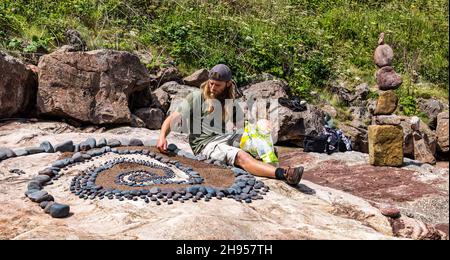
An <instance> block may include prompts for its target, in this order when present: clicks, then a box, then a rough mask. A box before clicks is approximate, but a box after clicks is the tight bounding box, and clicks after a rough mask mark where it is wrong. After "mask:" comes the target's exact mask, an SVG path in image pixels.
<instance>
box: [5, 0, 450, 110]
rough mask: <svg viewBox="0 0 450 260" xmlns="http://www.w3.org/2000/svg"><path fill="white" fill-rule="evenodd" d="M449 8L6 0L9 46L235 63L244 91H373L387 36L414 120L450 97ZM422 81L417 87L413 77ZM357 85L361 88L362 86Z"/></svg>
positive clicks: (188, 65) (374, 2) (384, 2)
mask: <svg viewBox="0 0 450 260" xmlns="http://www.w3.org/2000/svg"><path fill="white" fill-rule="evenodd" d="M448 6H449V4H448V1H447V0H365V1H362V0H320V1H319V0H259V1H257V0H250V1H249V0H211V1H206V0H176V1H174V0H167V1H162V0H161V1H152V0H127V1H124V0H65V1H62V0H56V1H46V0H2V1H1V2H0V47H1V48H2V49H7V50H11V51H16V52H19V53H20V52H24V53H34V52H39V51H51V50H53V49H55V48H57V47H58V46H60V45H63V44H65V43H66V39H65V37H64V32H65V31H66V30H67V29H76V30H78V31H80V32H81V34H82V35H83V37H84V38H85V40H86V42H87V44H88V47H89V48H90V49H95V48H112V49H119V50H128V51H135V50H145V51H150V52H151V53H152V54H153V56H154V62H153V63H152V64H151V65H152V66H153V65H160V63H163V61H164V60H167V59H169V58H170V59H173V60H174V62H175V63H176V64H177V65H178V66H179V67H180V68H181V69H182V71H183V72H184V73H190V72H192V71H194V70H195V69H198V68H200V67H206V68H210V67H212V66H213V65H214V64H217V63H226V64H228V65H229V66H230V67H231V68H232V70H233V72H234V75H235V79H236V80H237V81H238V83H239V84H245V83H246V81H247V80H248V78H249V76H250V75H253V74H258V73H262V72H266V73H270V74H273V75H275V76H277V77H281V78H284V79H286V80H287V81H288V82H289V84H290V86H291V89H292V91H293V92H294V93H296V94H298V95H300V96H302V97H304V98H308V97H309V96H310V95H309V93H311V91H313V90H315V89H318V90H321V89H324V87H326V86H327V84H329V82H330V81H331V80H333V79H340V80H344V81H348V82H355V81H356V82H358V81H364V82H368V83H369V84H372V85H373V84H374V79H373V75H374V71H375V70H376V67H375V65H374V63H373V59H372V56H373V51H374V49H375V47H376V44H377V39H378V35H379V33H380V32H385V33H386V38H385V40H386V42H387V43H388V44H390V45H391V46H392V47H393V49H394V51H395V54H396V56H395V60H394V64H393V66H394V67H395V69H396V70H397V72H399V73H401V74H402V75H403V77H404V78H405V80H404V81H405V83H404V84H403V86H402V87H401V90H400V92H399V93H401V94H402V98H401V101H400V102H401V104H403V105H404V106H405V107H407V111H405V113H412V114H414V113H416V112H415V109H414V106H413V105H412V104H413V103H414V102H415V101H414V100H415V96H414V91H411V89H416V90H419V91H415V92H416V93H421V95H424V96H425V95H427V94H426V93H427V91H426V88H423V87H419V85H418V84H423V83H424V82H425V83H426V84H428V85H430V86H431V88H432V89H433V95H438V96H440V97H443V98H448V93H447V92H448V85H449V79H448V57H449V56H448V45H449V38H448V30H449V28H448V18H449V17H448ZM412 78H414V79H412ZM355 79H357V80H355Z"/></svg>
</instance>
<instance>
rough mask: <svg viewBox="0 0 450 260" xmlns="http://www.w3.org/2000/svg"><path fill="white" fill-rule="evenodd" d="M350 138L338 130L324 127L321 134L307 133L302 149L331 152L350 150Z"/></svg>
mask: <svg viewBox="0 0 450 260" xmlns="http://www.w3.org/2000/svg"><path fill="white" fill-rule="evenodd" d="M351 150H352V148H351V143H350V140H349V139H347V137H346V136H345V135H344V134H343V133H342V131H340V130H335V129H332V128H329V127H326V128H325V129H324V131H323V134H320V135H316V136H314V135H307V136H305V139H304V141H303V151H305V152H315V153H327V154H332V153H334V152H346V151H351Z"/></svg>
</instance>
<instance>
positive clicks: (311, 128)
mask: <svg viewBox="0 0 450 260" xmlns="http://www.w3.org/2000/svg"><path fill="white" fill-rule="evenodd" d="M286 88H287V86H286V84H285V83H284V82H283V81H279V80H270V81H265V82H260V83H256V84H253V85H250V86H247V87H245V88H244V89H243V95H244V96H243V101H245V103H246V104H247V106H248V108H247V109H248V110H247V111H253V109H255V108H256V107H257V106H258V105H259V104H262V108H263V109H264V108H268V110H267V114H266V115H265V119H268V120H270V122H271V125H272V131H273V132H272V133H273V137H274V139H275V140H274V141H275V142H279V143H290V144H294V145H297V146H300V147H303V140H304V137H305V135H314V134H317V133H320V132H321V131H322V130H323V127H324V125H325V120H324V113H323V111H322V110H320V109H317V108H315V107H313V106H310V105H307V106H306V110H304V111H294V110H292V109H291V108H289V107H286V106H282V105H280V104H279V103H278V102H277V101H278V100H279V99H281V98H282V99H289V95H288V93H287V90H286ZM271 100H272V101H274V102H273V103H272V102H270V101H271ZM254 102H256V103H254ZM259 102H261V103H259ZM266 104H267V106H268V107H267V106H266ZM244 110H245V108H244ZM244 113H246V111H244ZM262 114H263V115H264V113H262ZM246 115H248V113H246ZM258 119H261V118H259V117H258Z"/></svg>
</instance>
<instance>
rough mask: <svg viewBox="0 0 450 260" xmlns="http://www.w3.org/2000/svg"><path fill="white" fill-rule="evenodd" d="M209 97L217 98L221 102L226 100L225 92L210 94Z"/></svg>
mask: <svg viewBox="0 0 450 260" xmlns="http://www.w3.org/2000/svg"><path fill="white" fill-rule="evenodd" d="M209 97H210V98H215V99H218V100H220V101H223V100H224V99H225V91H224V92H222V93H219V94H214V93H212V92H211V93H209Z"/></svg>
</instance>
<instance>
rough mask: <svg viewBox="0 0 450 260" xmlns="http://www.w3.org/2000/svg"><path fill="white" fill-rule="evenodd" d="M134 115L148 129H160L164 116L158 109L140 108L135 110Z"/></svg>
mask: <svg viewBox="0 0 450 260" xmlns="http://www.w3.org/2000/svg"><path fill="white" fill-rule="evenodd" d="M135 115H136V116H137V117H138V118H140V119H141V120H142V121H144V123H145V127H147V128H148V129H153V130H156V129H161V125H162V123H163V122H164V119H165V114H164V112H163V111H162V110H161V109H159V108H150V107H148V108H141V109H138V110H136V112H135Z"/></svg>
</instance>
